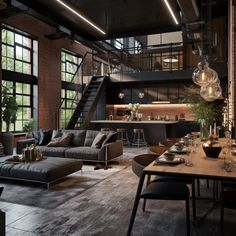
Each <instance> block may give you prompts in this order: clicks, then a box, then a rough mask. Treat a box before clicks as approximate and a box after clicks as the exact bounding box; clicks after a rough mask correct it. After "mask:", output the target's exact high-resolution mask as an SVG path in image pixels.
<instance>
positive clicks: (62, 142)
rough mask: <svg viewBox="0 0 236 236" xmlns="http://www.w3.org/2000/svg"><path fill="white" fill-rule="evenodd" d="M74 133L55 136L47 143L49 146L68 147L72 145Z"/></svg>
mask: <svg viewBox="0 0 236 236" xmlns="http://www.w3.org/2000/svg"><path fill="white" fill-rule="evenodd" d="M71 138H72V134H69V133H68V134H66V133H63V135H62V136H61V137H58V138H54V139H52V140H51V142H50V143H49V144H48V145H47V146H48V147H68V146H69V145H70V142H71Z"/></svg>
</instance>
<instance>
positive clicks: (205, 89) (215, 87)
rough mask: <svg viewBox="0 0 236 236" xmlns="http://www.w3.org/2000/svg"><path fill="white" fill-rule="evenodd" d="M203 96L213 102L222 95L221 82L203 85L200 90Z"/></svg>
mask: <svg viewBox="0 0 236 236" xmlns="http://www.w3.org/2000/svg"><path fill="white" fill-rule="evenodd" d="M200 95H201V97H202V98H203V99H204V100H206V101H208V102H212V101H214V100H216V99H217V98H219V97H220V96H221V95H222V89H221V87H220V83H219V82H216V83H210V84H208V85H206V86H202V87H201V90H200Z"/></svg>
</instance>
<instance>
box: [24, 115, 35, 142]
mask: <svg viewBox="0 0 236 236" xmlns="http://www.w3.org/2000/svg"><path fill="white" fill-rule="evenodd" d="M33 129H34V119H33V118H32V119H30V120H28V121H27V122H25V123H24V125H23V131H24V132H26V138H32V131H33Z"/></svg>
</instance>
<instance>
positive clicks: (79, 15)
mask: <svg viewBox="0 0 236 236" xmlns="http://www.w3.org/2000/svg"><path fill="white" fill-rule="evenodd" d="M56 1H57V2H58V3H60V4H61V5H62V6H64V7H65V8H67V9H68V10H69V11H71V12H72V13H74V14H75V15H77V16H78V17H79V18H81V19H82V20H83V21H85V22H87V23H88V24H89V25H91V26H92V27H93V28H94V29H96V30H97V31H99V32H100V33H102V34H106V33H105V32H104V31H103V30H102V29H100V28H99V27H98V26H96V25H95V24H93V23H92V22H91V21H90V20H88V19H87V18H86V17H84V16H82V15H81V14H80V13H78V12H77V11H76V10H74V9H73V8H71V7H70V6H68V5H67V4H65V3H64V2H62V1H60V0H56Z"/></svg>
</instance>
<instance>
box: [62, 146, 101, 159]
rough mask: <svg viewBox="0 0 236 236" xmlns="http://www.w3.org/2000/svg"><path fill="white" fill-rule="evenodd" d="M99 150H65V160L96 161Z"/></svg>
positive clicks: (88, 148)
mask: <svg viewBox="0 0 236 236" xmlns="http://www.w3.org/2000/svg"><path fill="white" fill-rule="evenodd" d="M99 151H100V149H98V148H91V147H75V148H70V149H68V150H66V152H65V157H66V158H75V159H86V160H98V153H99Z"/></svg>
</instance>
